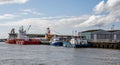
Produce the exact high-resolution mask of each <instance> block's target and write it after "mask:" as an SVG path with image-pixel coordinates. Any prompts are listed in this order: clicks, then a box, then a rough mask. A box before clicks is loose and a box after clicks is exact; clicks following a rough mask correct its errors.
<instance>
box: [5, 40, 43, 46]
mask: <svg viewBox="0 0 120 65" xmlns="http://www.w3.org/2000/svg"><path fill="white" fill-rule="evenodd" d="M6 43H8V44H20V45H39V44H41V41H40V40H39V39H29V40H28V41H25V40H24V39H13V40H9V39H8V40H7V41H6Z"/></svg>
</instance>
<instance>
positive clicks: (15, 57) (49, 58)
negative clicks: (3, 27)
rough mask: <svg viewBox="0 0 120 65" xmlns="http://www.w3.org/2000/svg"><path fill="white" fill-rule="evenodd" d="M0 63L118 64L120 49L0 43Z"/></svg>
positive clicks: (36, 64)
mask: <svg viewBox="0 0 120 65" xmlns="http://www.w3.org/2000/svg"><path fill="white" fill-rule="evenodd" d="M0 65H120V50H113V49H96V48H77V49H74V48H64V47H53V46H48V45H10V44H5V43H0Z"/></svg>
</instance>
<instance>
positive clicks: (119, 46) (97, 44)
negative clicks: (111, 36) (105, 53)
mask: <svg viewBox="0 0 120 65" xmlns="http://www.w3.org/2000/svg"><path fill="white" fill-rule="evenodd" d="M89 44H90V45H91V46H90V47H91V48H108V49H120V43H113V42H89Z"/></svg>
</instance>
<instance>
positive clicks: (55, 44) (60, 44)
mask: <svg viewBox="0 0 120 65" xmlns="http://www.w3.org/2000/svg"><path fill="white" fill-rule="evenodd" d="M50 45H52V46H63V43H62V42H54V43H51V44H50Z"/></svg>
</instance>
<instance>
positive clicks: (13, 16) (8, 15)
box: [0, 14, 15, 19]
mask: <svg viewBox="0 0 120 65" xmlns="http://www.w3.org/2000/svg"><path fill="white" fill-rule="evenodd" d="M13 18H15V15H13V14H4V15H0V19H13Z"/></svg>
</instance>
